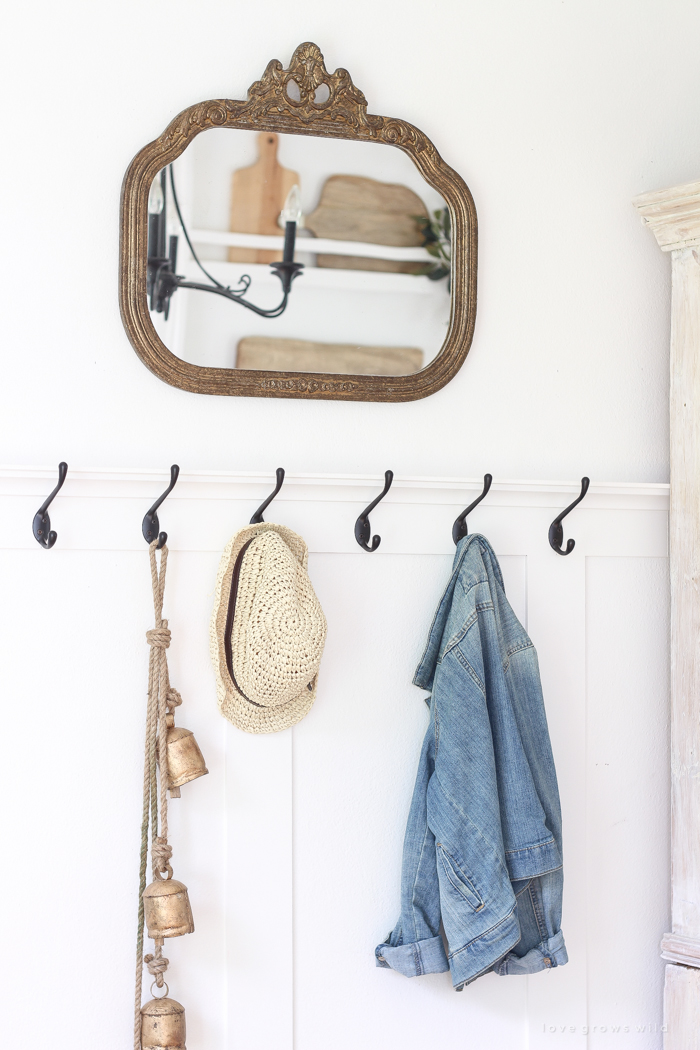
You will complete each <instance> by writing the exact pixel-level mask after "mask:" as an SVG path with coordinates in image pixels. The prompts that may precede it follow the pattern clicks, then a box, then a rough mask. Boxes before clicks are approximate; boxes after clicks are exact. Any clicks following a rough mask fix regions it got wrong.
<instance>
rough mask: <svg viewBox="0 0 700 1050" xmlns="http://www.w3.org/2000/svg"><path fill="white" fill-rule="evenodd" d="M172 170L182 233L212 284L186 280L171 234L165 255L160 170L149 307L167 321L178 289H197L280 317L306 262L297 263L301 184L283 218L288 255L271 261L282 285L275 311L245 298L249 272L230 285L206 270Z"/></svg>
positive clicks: (154, 189) (152, 212)
mask: <svg viewBox="0 0 700 1050" xmlns="http://www.w3.org/2000/svg"><path fill="white" fill-rule="evenodd" d="M168 168H169V170H170V190H171V192H172V195H173V204H174V205H175V211H176V212H177V217H178V220H179V222H180V226H181V227H182V233H183V236H184V238H185V240H186V241H187V245H188V247H189V249H190V251H191V252H192V258H193V259H194V261H195V262H196V264H197V266H198V267H199V268H200V270H201V271H202V273H203V274H204V275H205V277H207V278H208V279H209V280H210V281H211V284H200V283H198V282H197V281H186V280H185V278H184V277H182V276H180V274H178V273H176V272H175V271H176V269H177V242H178V238H177V237H176V236H174V235H171V236H170V238H169V241H168V254H167V255H166V254H165V234H166V230H165V226H166V221H167V216H166V203H167V179H166V169H165V168H163V170H162V171H161V173H160V178H156V179H155V180H154V182H153V185H152V186H151V192H150V194H149V197H148V273H147V277H146V293H147V295H148V298H149V307H150V309H151V310H152V311H154V312H155V313H158V314H163V317H164V318H165V320H166V321H167V319H168V313H169V312H170V300H171V299H172V297H173V294H174V293H175V291H176V290H177V289H178V288H194V289H195V290H196V291H198V292H212V293H213V294H214V295H222V296H223V297H224V298H225V299H230V300H231V301H232V302H234V303H240V305H241V306H245V307H246V308H247V309H248V310H253V312H254V313H256V314H259V316H260V317H279V316H280V314H283V313H284V311H285V310H286V308H287V300H288V298H289V292H290V290H291V287H292V281H293V280H294V278H295V277H296V276H297V275H298V274H300V273H301V271H302V270H303V269H304V264H303V263H297V262H294V243H295V240H296V232H297V222H298V221H299V219H300V218H301V205H300V201H299V187H298V186H293V187H292V189H291V190H290V191H289V195H288V196H287V200H286V202H285V206H284V209H283V211H282V215H281V218H282V219H284V223H285V226H284V254H283V256H282V261H281V262H273V263H270V269H271V270H272V271H273V272H274V273H276V274H277V276H278V277H279V279H280V282H281V284H282V301H281V302H280V303H279V305H278V306H275V307H274V308H273V309H272V310H263V309H262V307H260V306H256V305H255V303H251V302H250V301H249V300H248V299H246V298H245V294H246V292H247V291H248V288H249V287H250V277H249V276H248V274H247V273H244V274H242V276H241V278H240V280H239V281H238V288H237V289H236V290H235V291H234V289H232V288H230V287H229V286H228V285H224V284H222V283H221V282H220V281H217V279H216V278H215V277H212V275H211V274H210V273H209V272H208V271H207V270H205V269H204V267H203V266H202V264H201V262H200V261H199V257H198V255H197V253H196V251H195V250H194V248H193V246H192V241H191V240H190V236H189V234H188V232H187V227H186V226H185V223H184V222H183V219H182V212H181V211H180V205H179V202H178V199H177V193H176V191H175V178H174V176H173V166H172V164H169V165H168Z"/></svg>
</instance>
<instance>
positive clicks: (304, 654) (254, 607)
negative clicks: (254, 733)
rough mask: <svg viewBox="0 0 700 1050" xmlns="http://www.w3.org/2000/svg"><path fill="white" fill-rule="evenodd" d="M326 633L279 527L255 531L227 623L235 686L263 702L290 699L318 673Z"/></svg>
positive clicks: (320, 613) (302, 571)
mask: <svg viewBox="0 0 700 1050" xmlns="http://www.w3.org/2000/svg"><path fill="white" fill-rule="evenodd" d="M325 637H326V620H325V617H324V615H323V611H322V609H321V606H320V604H319V601H318V598H317V597H316V595H315V594H314V591H313V588H312V586H311V581H310V580H309V577H308V575H307V573H306V570H305V567H304V565H302V564H300V563H299V561H298V559H297V558H295V556H294V554H293V553H292V551H291V550H290V548H289V546H288V545H287V544H286V543H285V542H284V540H283V539H282V537H281V536H280V535H279V534H278V533H277V532H273V531H266V532H261V533H259V534H258V535H257V536H255V537H254V539H253V540H252V542H251V544H250V546H249V547H248V549H247V550H246V552H245V554H244V555H243V559H242V562H241V567H240V575H239V581H238V590H237V594H236V611H235V616H234V619H233V624H232V628H231V657H232V669H233V673H234V677H235V679H236V682H237V684H238V686H239V687H240V689H241V690H242V692H243V693H244V695H245V696H246V697H247V698H248V699H249V700H252V701H253V703H256V704H260V705H261V706H262V707H277V706H279V705H280V704H286V703H288V702H289V701H290V700H293V699H294V698H295V697H297V696H299V694H300V692H301V691H302V690H303V689H305V688H307V687H308V686H309V685H310V683H311V682H312V681H313V679H314V678H315V677H316V674H317V673H318V668H319V665H320V663H321V655H322V653H323V644H324V641H325Z"/></svg>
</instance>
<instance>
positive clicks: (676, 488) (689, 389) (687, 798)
mask: <svg viewBox="0 0 700 1050" xmlns="http://www.w3.org/2000/svg"><path fill="white" fill-rule="evenodd" d="M633 204H634V206H635V207H636V208H637V210H638V211H639V213H640V215H641V217H642V222H643V223H644V224H645V225H647V226H649V227H650V229H651V231H652V233H653V234H654V236H655V237H656V240H657V241H658V244H659V247H660V248H661V250H662V251H666V252H671V259H672V292H671V354H670V368H671V386H670V441H671V450H670V452H671V456H670V458H671V490H670V521H669V548H670V550H669V556H670V572H671V901H672V904H671V916H672V931H671V932H670V933H668V934H667V935H666V936H665V937H664V938H663V940H662V944H661V948H662V957H663V958H664V959H667V960H668V961H669V965H668V966H667V967H666V982H665V992H664V1021H665V1023H666V1026H667V1032H666V1034H665V1035H664V1050H687V1048H688V1047H690V1046H695V1045H696V1040H697V1023H698V1007H697V1003H698V1000H699V999H700V849H698V842H699V841H700V761H699V758H698V756H699V755H700V720H699V719H698V714H699V708H700V702H699V698H700V647H698V637H699V636H700V589H699V588H698V579H699V578H700V513H698V511H699V510H700V251H699V249H700V181H698V182H690V183H686V184H685V185H682V186H676V187H673V188H671V189H667V190H660V191H656V192H653V193H645V194H642V195H641V196H639V197H636V198H635V199H634V201H633ZM684 967H686V968H687V967H689V968H691V969H686V970H684V969H683V968H684Z"/></svg>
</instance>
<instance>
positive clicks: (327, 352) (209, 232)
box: [147, 81, 450, 376]
mask: <svg viewBox="0 0 700 1050" xmlns="http://www.w3.org/2000/svg"><path fill="white" fill-rule="evenodd" d="M296 86H297V85H296V84H295V83H294V81H290V82H289V84H288V85H287V91H288V92H290V94H291V90H293V89H294V87H296ZM321 86H322V87H323V86H324V85H321ZM319 90H320V89H319ZM321 101H322V100H321ZM449 281H450V223H449V214H448V211H447V208H446V205H445V202H444V201H443V199H442V198H441V197H440V196H439V194H438V193H437V192H436V191H435V190H434V189H433V188H432V187H431V186H429V185H428V184H427V183H426V182H424V181H423V179H422V177H421V175H420V173H419V171H418V169H417V168H416V167H415V166H414V165H413V163H412V161H411V160H410V159H409V157H408V156H406V155H405V154H404V153H402V152H401V151H400V150H398V149H396V148H394V147H392V146H388V145H384V144H380V143H374V142H372V143H369V142H368V143H364V142H353V141H345V140H334V139H328V138H314V137H310V136H302V135H298V136H297V135H277V134H273V133H269V132H256V131H244V130H237V129H231V128H216V129H212V130H208V131H207V132H206V133H204V134H201V135H199V136H198V137H197V138H195V139H194V141H193V142H192V143H190V145H189V146H188V148H187V149H186V150H185V152H184V153H183V154H182V155H181V156H180V157H179V158H178V159H177V160H176V161H175V163H174V164H173V165H172V166H171V167H170V168H169V169H165V170H164V171H162V172H161V173H160V174H159V175H158V176H157V177H156V179H155V181H154V182H153V185H152V188H151V194H150V197H149V267H148V278H147V291H148V297H149V307H150V310H151V318H152V320H153V323H154V325H155V327H156V330H157V332H158V334H159V336H160V338H161V339H162V340H163V342H164V343H165V345H166V346H167V347H168V348H169V349H170V350H171V351H172V352H173V353H174V354H175V355H176V356H177V357H179V358H181V359H182V360H184V361H189V362H191V363H193V364H197V365H208V366H210V367H218V368H245V369H268V370H279V371H284V372H288V371H291V372H295V371H301V372H330V373H336V374H341V375H347V374H351V375H352V374H354V375H387V376H391V375H395V376H398V375H408V374H410V373H413V372H417V371H420V370H421V369H422V368H424V367H425V366H426V365H427V364H428V363H429V362H430V361H432V360H433V358H434V357H435V356H436V355H437V354H438V353H439V351H440V348H441V347H442V344H443V342H444V340H445V336H446V333H447V326H448V322H449V317H450V287H449Z"/></svg>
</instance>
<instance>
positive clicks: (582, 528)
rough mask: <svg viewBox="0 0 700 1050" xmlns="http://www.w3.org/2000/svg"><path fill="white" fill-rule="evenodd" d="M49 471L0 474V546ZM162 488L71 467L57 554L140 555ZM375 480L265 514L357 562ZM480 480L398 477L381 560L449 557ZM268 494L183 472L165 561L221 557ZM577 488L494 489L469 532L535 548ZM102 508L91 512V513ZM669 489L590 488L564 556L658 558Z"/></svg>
mask: <svg viewBox="0 0 700 1050" xmlns="http://www.w3.org/2000/svg"><path fill="white" fill-rule="evenodd" d="M56 477H57V471H56V468H53V469H52V468H47V467H21V466H20V467H0V499H2V500H6V501H7V505H6V508H5V509H4V510H3V512H2V514H1V515H0V547H6V548H7V547H10V548H34V547H36V548H37V550H38V549H39V548H38V545H37V544H36V541H35V540H34V538H33V536H32V533H31V522H32V518H33V516H34V513H35V512H36V510H37V508H38V506H39V505H40V504H41V503H42V501H43V499H44V498H45V496H46V495H47V494H48V492H50V491H51V489H52V488H53V486H54V485H55V483H56ZM168 481H169V475H168V473H167V471H156V470H128V469H118V468H110V469H104V468H102V469H99V468H78V469H73V468H70V466H69V471H68V477H67V480H66V483H65V485H64V486H63V488H62V489H61V491H60V493H59V495H58V496H57V497H56V500H55V501H54V503H53V504H52V506H51V508H50V511H49V513H50V515H51V521H52V527H53V528H54V529H55V530H56V531H57V532H58V533H59V540H58V543H57V546H56V548H54V550H57V549H98V550H105V549H107V550H140V549H142V544H143V542H144V541H143V539H142V537H141V519H142V518H143V515H144V514H145V512H146V511H147V510H148V507H149V506H150V505H151V504H152V503H153V501H154V500H155V498H156V497H157V496H158V495H159V494H160V493H161V492H162V491H163V490H164V488H165V487H166V486H167V484H168ZM383 481H384V479H383V476H381V475H380V476H371V475H360V474H358V475H352V474H294V473H290V474H288V475H287V476H286V478H285V482H284V485H283V487H282V490H281V491H280V493H279V495H278V497H277V498H276V500H275V501H274V503H273V504H272V505H271V507H270V508H269V510H268V512H267V514H266V518H267V520H273V521H274V520H277V521H278V522H280V523H282V524H286V525H289V526H290V527H291V528H293V529H295V531H297V532H299V533H301V534H302V535H303V536H304V538H305V539H306V541H307V543H308V544H309V549H310V551H311V552H317V553H333V552H336V553H353V554H357V555H363V556H364V552H363V551H362V549H361V548H360V547H359V546H358V545H357V543H356V542H355V539H354V535H353V528H354V523H355V518H356V517H357V515H358V514H359V513H360V512H361V511H362V510H363V509H364V507H365V506H366V505H367V504H368V503H369V502H370V501H371V500H373V499H374V498H375V496H376V495H377V494H378V492H380V491H381V489H382V487H383ZM482 485H483V480H482V479H481V478H478V479H476V478H450V477H415V476H397V477H395V479H394V482H393V485H392V487H391V489H390V491H389V493H388V494H387V496H386V497H385V499H384V500H383V501H382V502H381V503H380V504H379V506H378V507H377V508H376V509H375V511H374V512H373V514H372V515H371V518H370V520H371V524H372V532H373V534H374V533H378V534H379V535H381V536H382V546H381V548H380V550H379V551H377V552H376V554H375V557H376V556H379V554H380V553H381V554H412V553H413V554H443V555H444V554H448V553H450V552H451V551H452V550H453V549H454V548H453V545H452V539H451V529H452V522H453V521H454V518H455V517H456V516H457V514H458V513H459V511H460V510H462V509H463V508H464V507H465V506H466V505H468V504H469V503H470V502H472V501H473V500H474V498H475V496H476V495H477V494H478V493H479V492H480V491H481V489H482ZM273 487H274V475H273V473H272V471H271V472H270V474H267V475H266V474H260V473H257V472H252V471H251V472H242V471H241V472H230V473H221V472H213V471H197V472H183V473H181V475H180V478H179V480H178V483H177V485H176V487H175V489H174V490H173V492H172V493H171V495H170V496H169V497H168V499H167V500H166V502H165V503H164V504H163V506H162V508H161V510H160V512H159V514H160V526H161V528H162V529H164V530H165V531H167V532H168V533H169V536H170V539H169V545H170V547H171V549H174V550H221V549H222V547H223V546H224V544H225V543H226V541H227V539H228V538H229V537H230V536H231V535H232V534H233V533H234V532H235V531H236V530H237V529H239V528H241V527H242V526H243V525H245V524H247V522H248V520H249V518H250V516H251V514H252V513H253V511H254V510H255V509H256V508H257V507H258V505H259V504H260V503H261V502H262V500H263V499H264V498H265V496H266V495H268V494H269V492H270V491H271V490H272V488H273ZM578 492H579V483H578V482H561V481H530V480H503V481H494V482H493V485H492V487H491V490H490V492H489V493H488V496H487V497H486V499H485V500H484V501H483V503H481V504H480V505H479V506H478V507H477V509H476V510H475V511H474V512H473V513H472V515H471V516H470V520H469V528H470V530H471V531H473V532H474V531H480V532H483V533H485V534H486V535H488V536H489V538H490V539H491V541H492V543H493V545H494V547H495V549H496V552H497V553H498V554H499V555H507V554H516V555H517V554H524V553H526V552H528V551H532V550H540V549H542V551H543V553H549V555H551V556H552V557H555V555H554V553H553V552H552V551H551V550H550V548H549V546H548V543H547V532H548V528H549V524H550V522H551V521H552V519H553V518H554V517H556V515H557V514H558V513H559V512H560V511H561V510H563V509H564V507H566V506H567V505H568V504H569V503H571V502H572V500H573V499H574V498H575V496H576V495H578ZM102 501H104V502H103V505H102V506H101V507H100V503H101V502H102ZM667 519H668V485H665V484H654V483H641V484H637V483H625V482H599V483H594V484H592V485H591V487H590V489H589V492H588V494H587V496H586V498H585V500H584V501H583V502H582V503H581V504H580V505H579V506H578V507H576V508H575V510H574V511H573V512H572V514H571V515H570V516H569V517H568V518H567V519H565V522H564V526H565V528H564V535H565V538H568V537H569V536H573V537H574V538H575V539H576V542H577V545H576V548H575V551H574V554H573V555H572V557H574V556H580V555H596V556H601V555H603V556H606V555H610V556H632V557H633V556H641V557H643V556H655V557H665V556H666V554H667V531H668V522H667Z"/></svg>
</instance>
